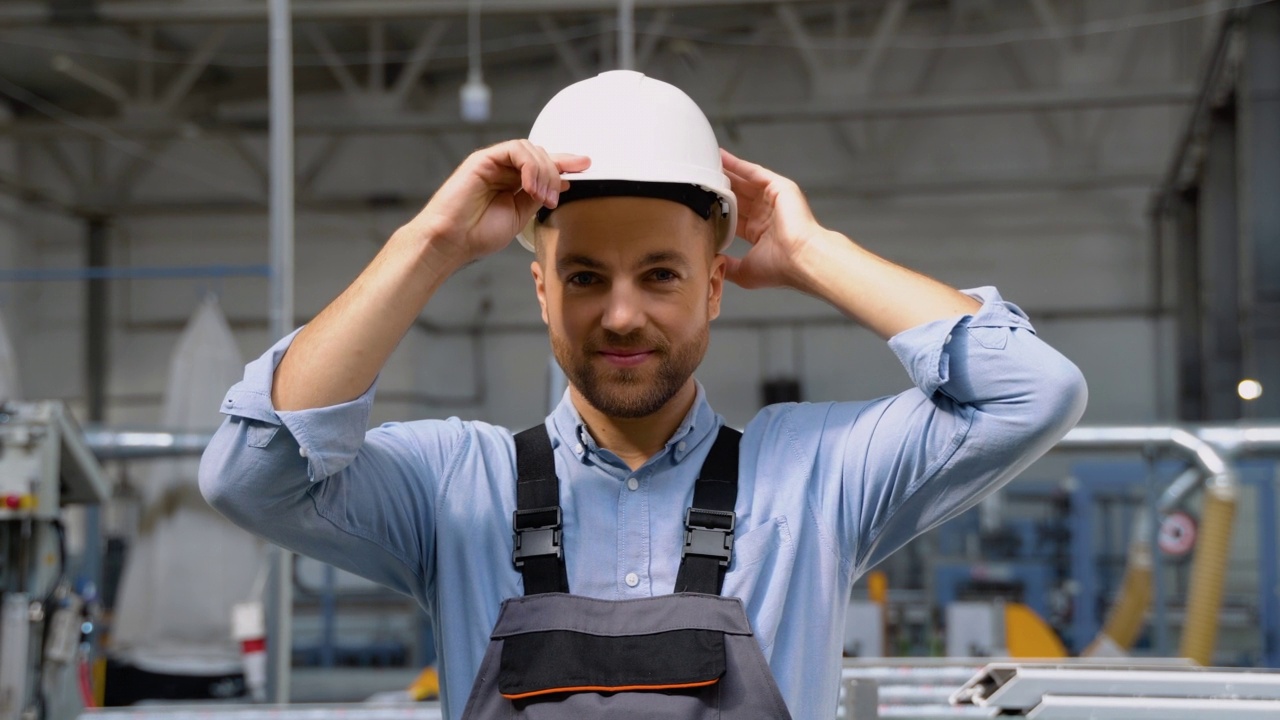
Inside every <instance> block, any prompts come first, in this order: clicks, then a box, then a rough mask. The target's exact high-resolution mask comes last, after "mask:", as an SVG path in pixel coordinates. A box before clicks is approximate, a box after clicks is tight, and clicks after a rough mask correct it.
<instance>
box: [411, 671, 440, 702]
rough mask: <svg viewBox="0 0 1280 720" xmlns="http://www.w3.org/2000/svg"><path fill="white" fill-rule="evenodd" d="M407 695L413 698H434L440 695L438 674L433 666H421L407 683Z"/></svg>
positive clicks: (420, 699) (419, 699)
mask: <svg viewBox="0 0 1280 720" xmlns="http://www.w3.org/2000/svg"><path fill="white" fill-rule="evenodd" d="M409 696H410V697H412V698H413V699H414V700H418V701H422V700H434V699H436V698H438V697H440V675H438V674H437V673H436V669H435V668H434V667H431V666H428V667H426V668H423V670H422V672H421V673H418V677H417V678H415V679H414V681H413V683H412V684H410V685H409Z"/></svg>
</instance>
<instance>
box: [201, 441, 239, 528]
mask: <svg viewBox="0 0 1280 720" xmlns="http://www.w3.org/2000/svg"><path fill="white" fill-rule="evenodd" d="M237 425H238V423H235V422H234V421H232V420H230V419H228V420H226V421H224V422H223V424H222V427H220V428H218V431H217V432H215V433H214V434H213V438H212V439H210V441H209V446H208V447H207V448H205V450H204V454H203V455H201V456H200V470H199V472H197V474H196V482H197V484H198V485H199V487H200V495H201V496H203V497H204V501H205V502H207V503H209V506H210V507H212V508H213V509H214V510H217V511H218V512H219V513H221V514H222V515H223V516H225V517H226V518H228V519H229V520H231V521H232V522H236V518H237V516H238V515H240V514H241V513H240V512H239V511H238V510H237V508H238V505H239V501H240V500H242V499H243V497H244V485H243V480H244V478H246V477H250V476H251V474H252V473H251V472H250V468H247V467H244V466H243V465H244V462H245V458H244V456H243V455H242V453H240V452H237V445H238V443H237V439H238V438H237V437H236V431H237ZM237 524H238V523H237Z"/></svg>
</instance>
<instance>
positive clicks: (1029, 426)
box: [820, 287, 1088, 574]
mask: <svg viewBox="0 0 1280 720" xmlns="http://www.w3.org/2000/svg"><path fill="white" fill-rule="evenodd" d="M965 293H966V294H968V295H970V296H971V297H974V298H975V299H977V300H980V301H981V302H982V307H981V308H980V309H978V310H977V311H976V312H975V313H973V314H972V315H964V316H959V317H955V318H949V319H944V320H937V321H934V322H930V323H926V324H924V325H921V326H918V327H915V328H912V329H909V330H906V331H904V332H902V333H899V334H898V335H896V336H894V337H893V338H891V339H890V341H889V347H890V349H891V350H892V351H893V352H894V353H895V354H896V355H897V356H898V358H899V360H901V362H902V364H903V366H904V367H905V368H906V369H907V373H908V374H909V375H910V377H911V380H912V382H913V383H914V384H915V387H914V388H911V389H909V390H907V391H905V392H903V393H900V394H898V395H896V396H892V397H887V398H882V399H880V400H875V401H872V402H869V403H861V404H852V403H839V404H836V406H835V407H833V408H831V409H830V410H829V412H828V416H827V418H826V422H825V424H824V429H823V432H824V435H825V436H826V437H833V438H839V437H843V439H844V441H843V443H826V442H825V441H824V445H826V446H827V448H828V449H827V450H826V453H827V454H828V457H827V458H826V461H827V462H830V463H832V464H833V465H836V466H837V467H838V468H839V471H838V473H837V474H838V475H839V476H840V478H841V488H840V493H841V496H842V497H841V502H840V507H841V508H842V512H841V515H842V516H841V517H840V518H839V519H838V520H837V522H838V523H839V525H840V526H841V527H840V532H839V535H840V536H841V539H842V541H843V543H844V552H845V553H847V557H848V558H849V559H850V560H851V565H850V568H851V570H852V571H854V572H855V573H859V574H860V573H862V572H864V571H865V570H867V569H868V568H870V567H872V566H874V565H875V564H876V563H878V562H879V561H881V560H883V559H884V558H885V557H887V556H888V555H889V554H890V553H892V552H893V551H894V550H896V549H897V548H899V547H901V546H902V545H904V544H906V543H907V542H908V541H909V540H910V539H911V538H913V537H915V536H917V535H919V534H920V533H923V532H925V531H926V530H928V529H930V528H932V527H935V526H937V525H938V524H940V523H942V522H944V521H946V520H948V519H950V518H953V517H955V516H956V515H959V514H960V513H962V512H964V511H965V510H967V509H968V508H970V507H972V506H973V505H975V504H977V502H978V501H979V500H981V499H982V498H983V497H985V496H987V495H988V494H990V493H992V492H994V491H995V490H996V489H998V488H999V487H1000V486H1001V485H1003V484H1004V483H1006V482H1008V481H1009V480H1011V479H1012V478H1013V477H1015V476H1016V475H1017V474H1018V473H1020V472H1021V471H1022V470H1024V469H1026V467H1027V466H1028V465H1030V464H1031V463H1032V462H1034V461H1035V460H1036V459H1037V458H1039V457H1040V456H1041V455H1043V454H1044V453H1045V452H1047V451H1048V450H1049V449H1050V448H1051V447H1053V445H1054V444H1056V443H1057V442H1058V440H1060V439H1061V438H1062V436H1063V435H1065V434H1066V433H1067V431H1068V430H1070V429H1071V427H1072V426H1074V425H1075V423H1076V422H1077V421H1078V420H1079V419H1080V416H1081V415H1082V414H1083V412H1084V408H1085V404H1086V401H1087V396H1088V391H1087V388H1086V385H1085V381H1084V377H1083V375H1082V374H1081V373H1080V370H1079V369H1078V368H1077V367H1076V366H1075V365H1074V364H1073V363H1072V362H1071V361H1070V360H1068V359H1067V358H1066V357H1064V356H1063V355H1062V354H1061V353H1059V352H1058V351H1056V350H1054V349H1053V348H1052V347H1050V346H1049V345H1048V344H1046V343H1045V342H1044V341H1042V340H1041V339H1040V338H1039V337H1037V336H1036V333H1035V330H1034V328H1032V326H1031V322H1030V320H1029V319H1028V318H1027V315H1026V314H1025V313H1023V312H1022V310H1020V309H1019V308H1018V307H1017V306H1016V305H1014V304H1012V303H1009V302H1005V301H1004V300H1003V299H1002V298H1001V297H1000V294H999V292H997V291H996V289H995V288H992V287H982V288H977V289H973V290H967V291H965ZM828 433H830V434H828ZM820 462H821V460H820Z"/></svg>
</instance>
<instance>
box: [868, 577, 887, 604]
mask: <svg viewBox="0 0 1280 720" xmlns="http://www.w3.org/2000/svg"><path fill="white" fill-rule="evenodd" d="M867 599H868V600H870V601H871V602H873V603H879V604H881V605H884V604H885V603H887V602H889V576H888V575H886V574H885V572H884V571H883V570H872V571H871V572H870V573H868V574H867Z"/></svg>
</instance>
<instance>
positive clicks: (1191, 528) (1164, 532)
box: [1157, 510, 1196, 557]
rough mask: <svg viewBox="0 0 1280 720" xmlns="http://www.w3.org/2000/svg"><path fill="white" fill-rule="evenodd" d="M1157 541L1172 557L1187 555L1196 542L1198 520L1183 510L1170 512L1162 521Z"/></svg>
mask: <svg viewBox="0 0 1280 720" xmlns="http://www.w3.org/2000/svg"><path fill="white" fill-rule="evenodd" d="M1157 542H1158V543H1159V545H1160V549H1161V550H1162V551H1163V552H1164V554H1166V555H1169V556H1170V557H1182V556H1183V555H1186V554H1187V553H1189V552H1191V548H1192V547H1194V546H1195V544H1196V521H1195V520H1194V519H1193V518H1192V517H1191V516H1190V515H1188V514H1186V513H1184V512H1182V511H1181V510H1179V511H1178V512H1174V513H1170V514H1168V515H1167V516H1165V518H1164V520H1162V521H1161V522H1160V537H1159V539H1158V541H1157Z"/></svg>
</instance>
